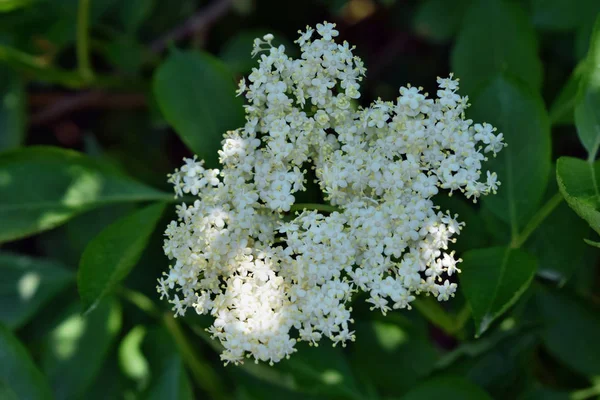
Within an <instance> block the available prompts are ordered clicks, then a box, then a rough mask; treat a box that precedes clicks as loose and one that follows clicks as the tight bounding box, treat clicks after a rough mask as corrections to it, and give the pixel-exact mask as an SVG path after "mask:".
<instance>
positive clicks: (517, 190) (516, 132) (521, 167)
mask: <svg viewBox="0 0 600 400" xmlns="http://www.w3.org/2000/svg"><path fill="white" fill-rule="evenodd" d="M469 115H470V117H472V118H473V119H475V120H478V121H487V122H488V123H491V124H492V125H494V126H495V127H496V128H498V132H502V133H503V134H504V141H505V142H506V143H507V144H508V146H507V147H505V148H504V149H503V150H502V151H501V152H500V154H498V156H497V157H495V158H491V159H490V160H489V161H488V162H487V163H486V164H485V167H486V168H488V169H489V170H491V171H494V172H496V173H497V174H498V179H499V180H500V181H501V182H502V185H501V186H500V188H499V190H498V194H496V195H493V196H486V197H485V198H483V199H482V203H483V205H484V207H485V208H486V209H488V210H490V211H491V212H492V213H494V214H495V215H496V216H498V217H499V218H501V219H502V220H503V221H505V222H507V223H508V224H509V225H510V227H511V232H512V233H513V235H515V234H516V233H517V232H519V231H520V228H522V226H523V225H524V224H525V223H526V222H527V221H528V220H529V218H530V217H531V215H532V214H533V213H534V212H535V211H536V210H537V208H538V206H539V204H540V202H541V200H542V197H543V196H544V193H545V190H546V186H547V182H548V177H549V176H550V172H551V163H550V159H551V149H550V122H549V119H548V114H547V112H546V110H545V108H544V103H543V101H542V99H541V97H540V95H539V94H538V93H535V92H533V91H531V90H530V89H528V88H527V87H525V86H524V85H521V84H519V83H518V82H516V81H514V80H511V79H509V78H506V77H503V76H499V77H497V78H495V79H494V80H492V81H490V82H489V83H488V84H487V85H486V86H485V87H484V88H483V89H482V91H481V92H480V93H479V94H478V95H477V97H476V98H475V99H474V101H473V108H472V110H471V113H470V114H469Z"/></svg>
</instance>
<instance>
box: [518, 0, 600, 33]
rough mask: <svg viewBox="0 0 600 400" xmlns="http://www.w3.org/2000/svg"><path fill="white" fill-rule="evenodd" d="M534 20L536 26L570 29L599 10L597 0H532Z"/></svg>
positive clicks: (555, 29)
mask: <svg viewBox="0 0 600 400" xmlns="http://www.w3.org/2000/svg"><path fill="white" fill-rule="evenodd" d="M530 3H531V14H532V20H533V23H534V25H535V26H536V28H539V29H544V30H554V31H568V30H573V29H575V28H578V27H579V26H580V25H581V21H582V20H585V19H586V17H588V16H589V15H590V13H592V15H593V13H595V12H597V10H598V6H597V1H596V0H579V1H577V3H573V1H572V0H530Z"/></svg>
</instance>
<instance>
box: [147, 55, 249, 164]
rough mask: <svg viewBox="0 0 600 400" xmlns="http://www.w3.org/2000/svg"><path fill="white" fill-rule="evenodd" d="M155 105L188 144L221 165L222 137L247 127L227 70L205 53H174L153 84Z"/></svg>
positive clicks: (204, 157) (159, 71) (207, 160)
mask: <svg viewBox="0 0 600 400" xmlns="http://www.w3.org/2000/svg"><path fill="white" fill-rule="evenodd" d="M153 88H154V95H155V97H156V101H157V102H158V105H159V107H160V109H161V111H162V113H163V115H164V116H165V118H166V120H167V121H168V122H169V123H170V124H171V125H172V126H173V128H174V129H175V131H176V132H177V133H178V134H179V136H180V137H181V139H182V140H183V141H184V142H185V144H186V145H187V146H188V147H189V148H190V149H191V150H192V151H193V152H194V153H195V154H197V155H198V156H199V157H200V158H201V159H204V160H206V163H207V165H208V166H209V167H215V166H217V165H218V154H217V151H218V150H219V149H220V148H221V140H222V138H223V134H224V133H225V132H226V131H227V130H231V129H236V128H238V127H240V126H241V125H242V124H243V123H244V113H243V108H242V99H241V98H239V97H236V96H235V84H234V81H233V77H232V76H231V74H230V72H229V70H228V69H227V67H226V66H225V65H224V64H223V63H222V62H221V61H219V60H218V59H216V58H214V57H213V56H211V55H209V54H206V53H199V52H181V51H174V52H172V53H171V54H170V55H169V57H168V58H167V60H166V61H164V62H163V64H162V65H161V66H160V67H159V68H158V70H157V71H156V73H155V75H154V81H153Z"/></svg>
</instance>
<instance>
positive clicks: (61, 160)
mask: <svg viewBox="0 0 600 400" xmlns="http://www.w3.org/2000/svg"><path fill="white" fill-rule="evenodd" d="M170 199H172V196H171V195H169V194H167V193H162V192H160V191H158V190H156V189H153V188H151V187H149V186H146V185H144V184H142V183H139V182H137V181H134V180H132V179H130V178H128V177H127V176H124V175H121V174H118V173H116V172H115V170H114V169H113V168H109V167H107V166H106V165H104V164H102V163H100V162H98V161H95V160H93V159H91V158H89V157H87V156H85V155H83V154H81V153H78V152H75V151H70V150H64V149H58V148H52V147H27V148H23V149H17V150H12V151H9V152H5V153H1V154H0V221H2V224H0V243H1V242H6V241H9V240H15V239H19V238H22V237H25V236H28V235H32V234H34V233H38V232H42V231H45V230H48V229H52V228H54V227H56V226H58V225H60V224H62V223H64V222H66V221H68V220H69V219H71V218H72V217H74V216H76V215H78V214H81V213H82V212H84V211H87V210H90V209H92V208H95V207H99V206H102V205H108V204H115V203H128V202H136V201H149V200H166V201H169V200H170Z"/></svg>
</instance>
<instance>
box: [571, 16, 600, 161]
mask: <svg viewBox="0 0 600 400" xmlns="http://www.w3.org/2000/svg"><path fill="white" fill-rule="evenodd" d="M575 125H576V126H577V134H578V135H579V140H581V143H583V146H584V147H585V149H586V150H587V151H588V159H590V160H594V159H595V158H596V153H597V152H598V148H599V147H600V16H599V17H598V18H597V20H596V24H595V25H594V31H593V33H592V37H591V39H590V49H589V52H588V55H587V57H586V60H585V64H584V73H583V78H582V81H581V84H580V87H579V93H578V98H577V104H576V106H575Z"/></svg>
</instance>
